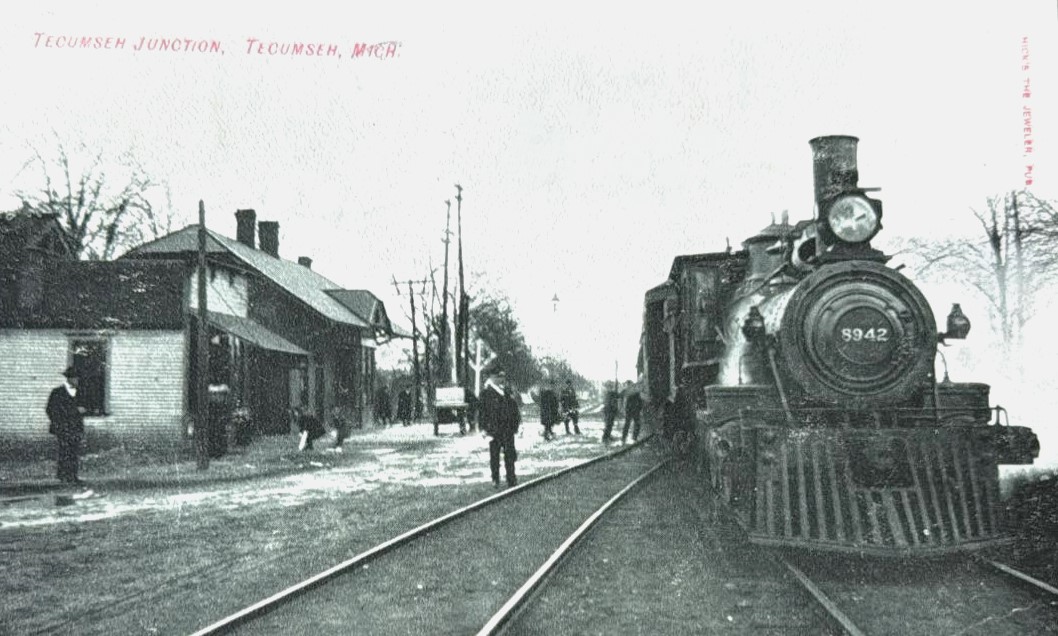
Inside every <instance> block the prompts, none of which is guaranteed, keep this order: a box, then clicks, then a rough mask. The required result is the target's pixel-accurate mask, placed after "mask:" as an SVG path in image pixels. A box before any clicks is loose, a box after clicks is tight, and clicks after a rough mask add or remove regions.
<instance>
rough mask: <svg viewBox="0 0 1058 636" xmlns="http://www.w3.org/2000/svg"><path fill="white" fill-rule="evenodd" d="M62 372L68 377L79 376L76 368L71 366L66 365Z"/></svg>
mask: <svg viewBox="0 0 1058 636" xmlns="http://www.w3.org/2000/svg"><path fill="white" fill-rule="evenodd" d="M62 374H63V375H65V376H66V377H68V378H79V377H81V373H80V372H79V371H78V370H77V369H75V368H73V367H72V366H69V367H66V370H65V371H63V372H62Z"/></svg>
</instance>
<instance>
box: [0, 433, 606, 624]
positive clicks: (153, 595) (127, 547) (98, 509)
mask: <svg viewBox="0 0 1058 636" xmlns="http://www.w3.org/2000/svg"><path fill="white" fill-rule="evenodd" d="M585 428H587V429H588V430H586V431H585V435H582V436H565V435H559V437H558V439H556V440H555V441H552V442H547V443H545V442H544V441H543V440H542V439H540V437H539V427H533V426H529V427H526V428H525V430H524V433H523V436H522V437H521V438H520V439H519V440H518V446H519V452H520V458H519V463H518V470H519V474H520V475H521V476H522V477H523V479H524V478H530V477H532V476H533V475H538V474H543V473H546V472H552V471H554V470H556V469H559V468H562V467H565V466H568V465H570V464H573V463H578V462H580V461H582V460H583V459H585V458H587V457H590V456H594V455H596V454H598V453H600V452H602V451H603V450H604V448H605V447H604V446H603V445H602V444H601V443H600V442H599V434H598V431H596V430H594V429H595V428H597V426H596V425H594V424H592V423H589V424H588V425H587V426H586V427H585ZM271 443H277V444H283V445H284V446H283V448H290V449H292V450H291V451H289V452H280V453H276V454H274V456H268V455H267V454H264V455H261V454H260V453H258V455H257V456H256V457H255V456H253V455H252V454H251V455H250V456H247V457H240V456H238V455H235V456H230V457H228V458H226V459H225V460H221V461H218V462H217V465H216V466H215V468H216V469H217V470H218V474H222V475H226V476H228V477H231V476H232V475H236V476H237V473H238V470H237V469H238V466H237V464H238V463H239V462H240V461H251V462H252V461H262V460H264V459H265V458H266V457H270V458H269V459H268V461H271V462H273V463H275V464H276V467H275V468H276V469H277V470H278V469H282V470H284V471H286V472H287V474H285V475H284V474H278V475H275V474H273V475H271V476H268V477H261V478H257V479H230V480H227V481H224V480H222V481H221V482H220V483H212V482H209V481H198V482H196V481H194V480H192V483H183V484H181V485H179V486H177V487H170V488H165V487H159V488H129V489H123V488H117V489H114V490H112V491H106V489H102V490H101V491H100V492H97V494H96V495H95V496H91V497H88V498H85V499H75V500H73V502H72V503H69V505H56V503H59V502H60V501H61V499H60V498H61V497H65V496H66V495H67V494H68V493H46V494H41V495H37V496H33V497H26V498H9V499H8V500H7V502H6V503H5V504H4V505H3V506H2V507H0V552H3V555H4V556H3V560H2V562H0V598H2V599H3V600H2V601H0V604H2V607H0V624H2V625H3V626H4V628H3V630H0V631H5V632H7V631H8V630H9V633H42V632H63V633H78V634H88V633H100V634H103V633H108V634H112V633H150V634H154V633H164V634H169V633H173V634H178V633H179V634H186V633H190V632H192V631H194V630H195V629H198V628H201V627H203V626H205V625H206V624H208V623H209V622H211V621H212V620H216V619H218V618H221V617H223V616H225V615H227V614H229V613H231V612H234V611H236V610H238V609H241V607H244V606H246V605H248V604H250V603H252V602H255V601H257V600H260V599H262V598H264V597H266V596H268V595H270V594H272V593H274V592H276V591H278V590H280V589H282V588H283V587H286V586H288V585H290V584H293V583H295V582H296V581H297V580H299V579H300V578H304V577H306V576H308V575H310V574H315V573H317V572H319V571H321V570H323V569H325V568H327V567H330V566H331V565H333V564H334V563H337V562H339V561H341V560H344V559H346V558H348V557H350V556H353V555H355V554H357V553H358V552H360V551H363V550H365V549H367V548H369V547H372V546H374V545H376V544H377V543H380V542H381V541H383V540H385V539H388V538H390V537H392V536H394V535H397V534H399V533H401V532H403V531H405V530H408V529H410V528H413V527H415V526H417V525H419V524H421V523H423V522H425V521H428V520H430V519H432V518H434V517H437V516H439V515H441V514H443V513H446V512H449V511H451V510H452V509H454V508H457V507H460V506H462V505H466V504H468V503H470V502H472V501H475V500H477V499H479V498H481V497H483V496H485V495H487V494H491V493H492V492H493V486H492V482H491V479H490V477H489V472H488V449H487V445H486V442H485V440H484V439H483V438H482V437H480V436H479V435H474V434H470V435H467V436H465V437H460V436H458V435H456V434H455V432H454V429H453V431H451V432H446V431H442V435H441V436H440V437H434V436H433V432H432V428H431V427H427V426H425V425H418V426H412V427H410V428H403V427H395V428H390V429H383V430H382V431H380V432H378V433H377V434H374V435H370V436H361V437H357V438H354V440H352V441H351V442H347V443H346V445H345V450H344V452H343V453H337V452H334V451H333V450H331V449H329V448H327V447H328V446H330V445H329V444H327V443H326V441H325V440H324V443H323V444H322V445H321V446H322V447H323V449H322V450H313V451H306V452H304V453H297V452H296V440H295V438H294V437H293V436H290V437H289V438H281V439H279V440H273V441H272V442H271ZM115 461H116V460H115ZM185 463H186V462H185ZM256 468H257V469H260V467H256ZM186 469H187V468H186V467H184V468H177V469H174V468H173V467H171V466H160V467H159V470H163V471H164V470H186ZM83 472H84V477H85V478H86V479H88V480H89V481H90V482H91V479H92V466H91V462H87V465H86V467H85V470H84V471H83ZM133 473H135V474H137V475H141V474H143V471H142V470H132V469H130V474H133ZM95 488H96V489H99V487H98V486H95Z"/></svg>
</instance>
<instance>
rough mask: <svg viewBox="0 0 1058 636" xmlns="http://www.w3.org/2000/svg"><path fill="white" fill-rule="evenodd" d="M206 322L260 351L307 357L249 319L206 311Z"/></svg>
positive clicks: (288, 342)
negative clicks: (266, 350)
mask: <svg viewBox="0 0 1058 636" xmlns="http://www.w3.org/2000/svg"><path fill="white" fill-rule="evenodd" d="M206 320H207V321H209V323H210V324H211V325H213V326H214V327H216V328H217V329H220V330H221V331H223V332H225V333H229V334H231V335H233V336H235V337H236V338H239V339H240V340H245V341H246V342H249V343H250V344H252V345H255V346H257V347H261V348H262V349H268V350H269V351H278V352H280V353H289V354H292V355H296V356H307V355H309V352H308V351H305V350H304V349H302V348H301V347H299V346H297V345H296V344H294V343H293V342H290V341H289V340H287V339H286V338H284V337H282V336H280V335H279V334H277V333H275V332H274V331H269V330H268V329H266V328H264V327H262V326H261V325H260V324H258V323H256V322H254V321H252V320H250V319H249V318H242V317H240V316H232V315H229V314H220V313H217V312H213V311H207V312H206Z"/></svg>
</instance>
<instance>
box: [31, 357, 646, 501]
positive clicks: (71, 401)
mask: <svg viewBox="0 0 1058 636" xmlns="http://www.w3.org/2000/svg"><path fill="white" fill-rule="evenodd" d="M63 376H64V377H65V381H64V383H63V384H62V385H61V386H58V387H56V388H55V389H53V390H52V392H51V394H50V395H49V396H48V403H47V406H46V408H45V410H46V412H47V414H48V420H49V421H50V426H49V432H50V433H51V434H52V435H55V437H56V441H57V442H58V471H57V476H58V478H59V480H60V481H62V482H64V483H70V484H77V485H82V484H83V482H82V481H81V480H80V479H79V478H78V463H79V453H80V448H81V444H82V442H83V439H84V412H85V409H84V407H83V406H81V404H80V402H79V401H78V397H77V388H78V384H79V380H80V377H79V376H80V374H79V373H78V371H77V369H75V368H74V367H72V366H71V367H69V368H67V369H66V370H65V371H64V372H63ZM630 386H631V383H629V387H630ZM618 399H619V397H618V393H617V391H615V390H611V391H610V392H608V393H607V395H606V405H605V407H604V411H603V413H604V417H605V421H606V426H605V428H604V431H603V440H604V441H609V440H610V435H611V431H612V429H613V421H614V418H615V417H616V414H617V409H616V407H617V400H618ZM408 401H409V402H410V400H408ZM540 401H541V408H540V418H541V423H542V424H543V425H544V437H545V438H546V439H553V438H554V435H555V434H554V431H553V430H552V429H553V427H554V425H555V424H557V423H558V421H559V420H560V419H563V421H564V422H565V426H566V434H567V435H568V434H570V424H572V425H573V433H575V434H576V435H580V425H579V420H580V413H579V409H580V405H579V402H578V400H577V393H576V391H575V390H574V389H573V383H572V382H570V381H567V382H566V386H565V387H564V388H563V389H562V392H561V394H560V395H558V396H556V395H555V391H554V381H551V382H549V383H548V385H547V387H545V388H544V390H543V391H542V392H541V400H540ZM401 406H402V405H399V404H398V409H397V410H398V419H403V418H402V417H401V416H405V417H406V415H405V413H402V412H401V411H402V410H405V412H406V411H410V405H404V409H401ZM479 408H480V420H479V421H480V424H481V429H482V432H483V433H484V434H485V435H486V436H488V438H489V469H490V472H491V475H492V483H493V484H494V485H496V486H497V487H499V485H500V456H501V455H502V456H503V465H504V472H505V477H506V481H507V485H508V486H515V485H517V484H518V478H517V476H516V475H515V467H514V466H515V462H516V461H517V459H518V451H517V449H515V447H514V437H515V434H517V433H518V428H519V426H520V425H521V411H520V406H519V399H518V397H517V394H516V393H515V392H514V391H513V390H512V389H511V388H510V387H509V386H508V384H507V375H506V374H505V373H504V372H503V371H498V372H495V373H493V374H492V375H491V376H490V377H489V378H488V380H487V381H486V382H485V386H484V388H483V390H482V393H481V397H480V402H479ZM641 410H642V399H641V398H640V397H639V393H638V392H636V391H634V390H632V389H631V388H629V389H628V390H627V391H626V396H625V414H626V419H625V428H624V434H623V435H622V440H624V439H625V438H626V437H627V435H628V426H629V423H630V422H632V421H634V422H635V428H634V429H633V431H632V439H633V440H635V439H636V438H637V437H638V436H639V414H640V411H641ZM302 419H304V418H302ZM310 428H315V429H322V426H316V427H311V426H302V437H301V444H300V447H301V448H302V449H305V448H306V447H309V448H311V443H312V441H314V440H315V439H316V438H318V437H320V436H321V434H320V430H309V429H310Z"/></svg>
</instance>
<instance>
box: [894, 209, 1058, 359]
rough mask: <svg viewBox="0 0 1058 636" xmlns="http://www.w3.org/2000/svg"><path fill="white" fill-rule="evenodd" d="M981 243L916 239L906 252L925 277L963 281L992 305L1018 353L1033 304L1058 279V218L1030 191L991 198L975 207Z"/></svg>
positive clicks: (998, 327) (996, 323) (1009, 348)
mask: <svg viewBox="0 0 1058 636" xmlns="http://www.w3.org/2000/svg"><path fill="white" fill-rule="evenodd" d="M971 212H972V213H973V216H974V218H975V219H976V220H977V223H978V225H979V226H980V228H981V234H980V235H978V236H979V238H977V239H957V238H943V239H913V240H911V241H909V242H908V245H907V250H908V251H909V252H911V253H912V254H913V255H914V256H915V257H916V258H917V259H918V261H919V263H918V264H917V266H916V267H915V269H916V270H918V273H919V274H920V275H922V276H924V277H926V278H934V279H943V280H949V281H957V282H960V281H961V282H964V283H966V284H968V285H970V286H971V287H973V288H974V289H975V290H976V291H977V292H978V293H979V295H980V296H981V297H982V298H983V299H984V300H985V301H986V302H987V304H988V308H989V314H990V318H991V319H992V324H993V328H994V330H995V331H996V333H997V334H998V335H999V336H1000V339H1001V341H1002V344H1003V349H1004V353H1005V354H1014V353H1017V350H1018V348H1019V347H1020V346H1021V338H1022V333H1023V331H1024V328H1025V325H1026V323H1027V322H1028V321H1029V320H1030V318H1031V317H1032V307H1033V300H1034V299H1035V298H1036V296H1037V295H1038V293H1039V292H1040V290H1041V289H1043V288H1044V287H1045V286H1047V285H1048V284H1051V283H1053V282H1054V281H1055V279H1056V277H1058V250H1056V249H1055V248H1056V247H1058V214H1056V213H1055V208H1054V205H1053V204H1052V203H1049V202H1047V201H1043V200H1041V199H1039V198H1037V197H1036V196H1035V195H1033V194H1032V193H1031V192H1028V191H1024V190H1022V191H1018V192H1010V193H1007V194H1005V195H1002V196H995V197H990V198H988V199H987V200H986V202H985V208H983V209H973V208H971Z"/></svg>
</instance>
